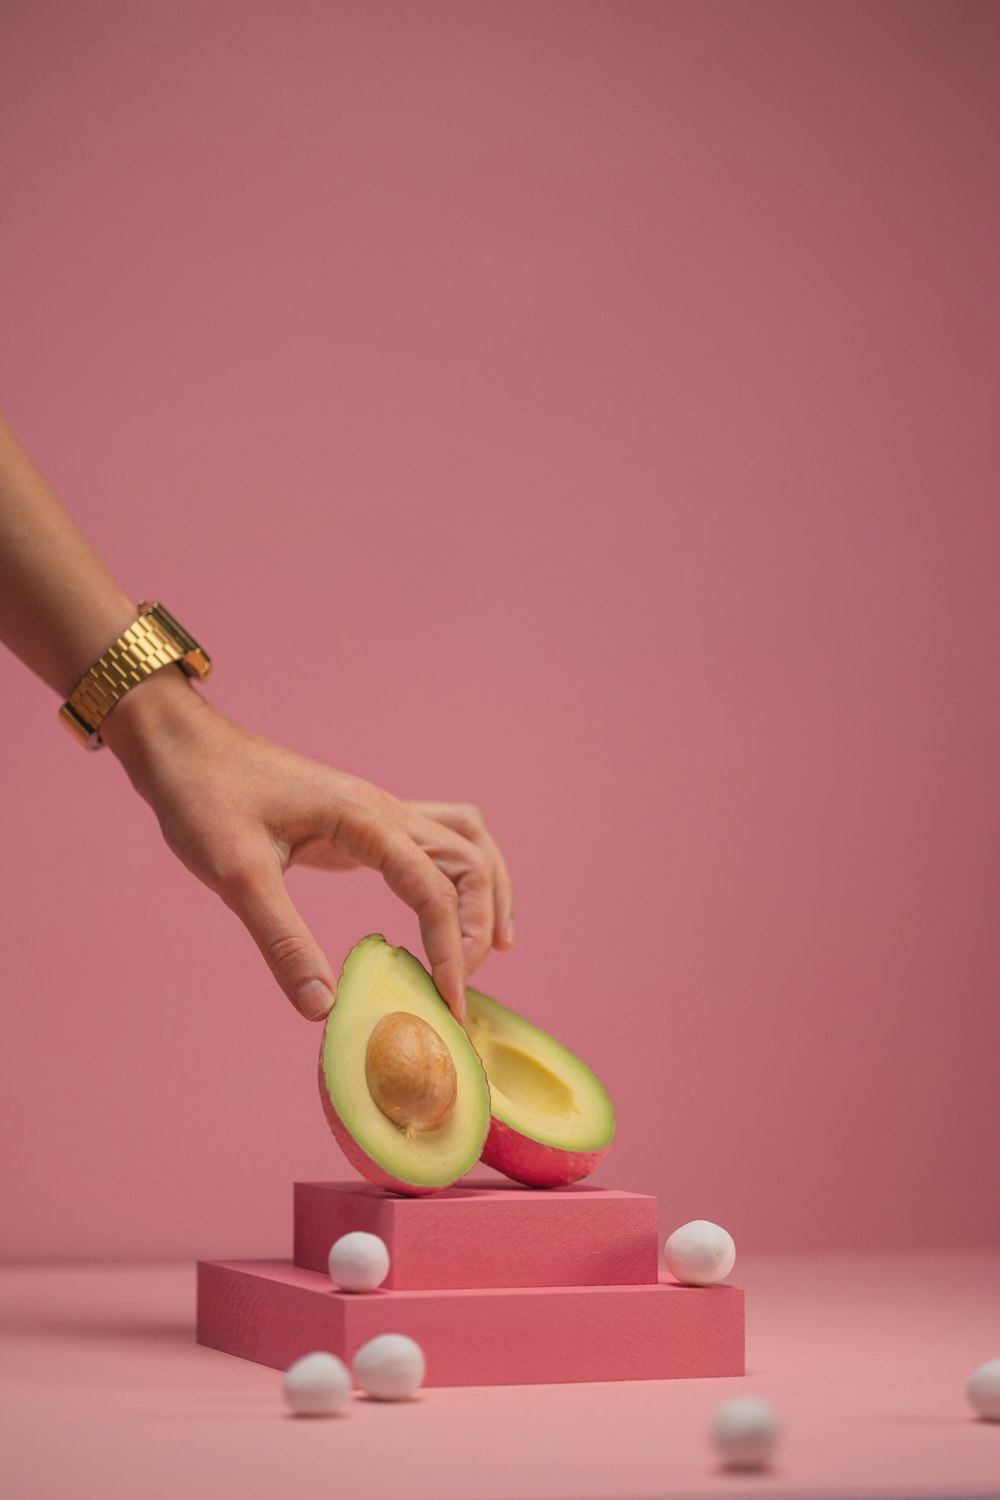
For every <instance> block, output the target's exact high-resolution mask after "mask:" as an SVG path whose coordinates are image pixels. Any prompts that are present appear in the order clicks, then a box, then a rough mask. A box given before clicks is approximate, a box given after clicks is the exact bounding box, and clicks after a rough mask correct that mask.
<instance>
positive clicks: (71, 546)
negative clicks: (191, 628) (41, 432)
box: [0, 417, 136, 698]
mask: <svg viewBox="0 0 1000 1500" xmlns="http://www.w3.org/2000/svg"><path fill="white" fill-rule="evenodd" d="M135 613H136V607H135V602H134V601H133V600H131V599H129V597H128V595H127V594H126V593H125V592H124V590H123V589H122V588H121V586H120V585H119V584H118V582H117V581H116V580H115V578H114V576H113V575H112V574H111V572H110V571H109V570H108V569H107V568H106V567H105V565H104V563H102V562H101V560H100V558H99V557H98V556H97V554H96V553H95V552H94V550H93V548H92V547H91V546H90V544H89V542H88V541H87V539H86V537H84V536H83V534H82V532H81V531H80V529H79V528H78V526H77V525H76V523H75V521H73V519H72V517H70V516H69V515H68V514H67V512H66V511H65V510H64V509H63V507H62V506H61V505H60V503H59V501H58V500H57V499H56V497H55V495H54V494H53V493H52V491H51V490H50V489H49V487H48V485H47V484H46V483H45V480H44V479H43V478H42V476H41V474H40V473H39V472H38V470H37V469H36V468H35V466H34V464H33V463H32V462H31V459H30V458H29V457H28V455H27V454H26V453H25V451H24V449H23V448H22V447H21V445H20V443H19V442H18V441H17V438H16V437H15V436H14V434H13V432H12V431H11V429H10V427H9V426H8V424H7V423H6V421H4V419H3V417H0V640H2V641H3V642H4V644H5V645H7V646H9V647H10V649H11V651H13V652H14V653H15V655H17V656H19V657H20V658H21V660H22V661H23V662H24V663H25V664H26V665H27V666H28V667H30V668H31V670H32V671H33V672H35V673H37V674H38V676H39V677H41V678H42V679H43V681H45V682H47V683H48V684H49V686H50V687H52V688H54V689H55V691H56V692H57V693H58V694H59V695H60V697H63V698H65V697H66V696H67V695H68V694H69V693H70V692H71V691H72V690H73V688H74V687H75V686H76V684H77V682H78V681H79V679H80V677H81V676H82V675H83V673H84V672H85V671H86V670H87V668H88V667H89V666H91V664H92V663H93V662H94V661H95V660H96V659H97V657H98V656H100V655H101V653H102V652H103V651H105V650H106V649H107V647H108V646H109V645H110V644H111V642H112V641H114V640H115V639H116V638H117V637H118V636H119V635H120V634H121V632H122V631H123V630H125V629H126V628H127V626H128V625H129V624H130V623H131V622H132V620H134V619H135Z"/></svg>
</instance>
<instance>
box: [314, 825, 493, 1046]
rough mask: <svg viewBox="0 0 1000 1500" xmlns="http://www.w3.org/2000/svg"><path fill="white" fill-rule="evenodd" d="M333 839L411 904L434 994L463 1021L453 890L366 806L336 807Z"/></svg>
mask: <svg viewBox="0 0 1000 1500" xmlns="http://www.w3.org/2000/svg"><path fill="white" fill-rule="evenodd" d="M340 814H341V815H340V817H339V819H338V827H337V833H336V839H337V842H338V843H342V844H344V845H346V847H347V848H348V849H349V851H350V852H351V853H352V854H353V855H354V857H355V858H356V859H358V860H360V861H361V863H362V864H365V865H367V866H368V867H369V869H372V870H378V872H379V874H380V875H381V876H382V878H383V879H384V880H385V883H386V885H387V886H388V887H389V889H390V890H391V891H392V892H393V893H394V894H395V895H397V896H398V897H399V898H400V900H401V901H405V902H406V905H407V906H409V907H412V909H413V910H414V911H415V912H416V914H417V917H418V918H419V921H420V935H421V938H422V939H423V944H424V950H425V952H426V954H427V958H428V961H429V963H430V966H431V973H432V975H433V977H434V983H435V985H436V987H437V990H438V993H439V994H440V995H441V998H442V999H443V1000H444V1001H445V1003H446V1004H447V1006H448V1007H449V1009H450V1010H451V1011H452V1013H453V1015H454V1016H455V1019H456V1020H457V1021H458V1022H459V1023H460V1024H462V1025H464V1024H465V951H464V949H463V946H462V929H461V926H460V924H459V920H458V892H457V891H456V889H455V887H454V885H453V884H452V883H451V881H450V880H449V879H448V877H447V875H445V874H443V873H442V871H441V870H439V869H438V867H437V865H436V864H435V863H434V861H433V860H432V859H431V857H430V855H429V854H425V852H424V851H423V849H421V848H420V847H419V845H417V844H416V843H414V841H413V839H411V838H410V836H409V834H408V833H405V832H404V831H403V830H402V829H401V828H398V827H397V826H396V825H395V824H393V823H392V822H391V821H390V820H389V819H388V818H386V817H383V816H382V815H381V814H380V813H377V812H374V811H373V810H372V809H371V808H367V807H362V806H361V805H360V804H359V803H356V802H352V803H349V804H348V805H347V806H346V807H342V808H341V810H340Z"/></svg>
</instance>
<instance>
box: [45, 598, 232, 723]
mask: <svg viewBox="0 0 1000 1500" xmlns="http://www.w3.org/2000/svg"><path fill="white" fill-rule="evenodd" d="M173 662H176V663H177V665H178V666H179V667H180V668H181V670H182V671H183V672H185V673H186V674H187V676H188V677H199V678H200V679H201V680H202V681H204V680H205V678H206V677H207V676H208V674H209V672H210V671H211V670H212V663H211V659H210V658H209V656H208V653H207V652H206V651H204V650H203V649H202V647H201V646H199V645H198V642H197V641H196V640H195V639H194V637H193V636H191V635H188V633H187V631H186V630H185V629H184V627H183V625H179V624H178V623H177V621H176V620H175V619H174V617H173V615H172V614H170V613H169V612H168V611H167V610H165V609H164V608H163V605H162V604H157V603H155V602H147V601H146V600H145V599H140V600H139V618H138V619H137V620H135V621H134V622H133V623H132V624H131V625H130V626H129V628H128V629H127V630H126V631H124V632H123V633H122V634H121V635H120V636H119V637H118V639H117V640H116V641H115V642H114V644H113V645H111V646H109V647H108V649H107V651H105V653H104V655H103V656H100V657H98V659H97V661H95V662H94V665H93V666H92V667H91V668H90V671H89V672H85V673H84V675H83V676H82V677H81V678H80V681H79V682H78V683H77V685H76V687H75V688H74V689H73V691H72V692H71V693H70V695H69V697H68V698H67V700H66V702H65V703H64V704H63V706H62V708H60V710H59V717H60V718H61V719H62V720H63V722H64V723H65V724H67V725H68V726H69V728H70V729H72V731H73V733H74V734H75V735H76V736H77V738H78V739H80V740H81V741H82V742H83V744H84V745H85V746H86V747H87V749H88V750H99V749H100V748H101V746H102V745H103V744H104V741H103V740H102V739H101V736H100V734H99V733H98V730H99V729H100V727H101V720H102V719H103V718H104V716H105V714H107V713H109V712H110V710H111V709H112V708H114V706H115V704H116V703H117V702H118V701H119V699H121V698H124V696H125V694H126V693H127V692H128V690H129V688H131V687H135V685H136V683H137V682H143V681H144V680H145V679H146V678H147V677H150V676H152V674H153V673H154V672H158V671H159V670H160V668H161V667H167V666H170V665H171V663H173Z"/></svg>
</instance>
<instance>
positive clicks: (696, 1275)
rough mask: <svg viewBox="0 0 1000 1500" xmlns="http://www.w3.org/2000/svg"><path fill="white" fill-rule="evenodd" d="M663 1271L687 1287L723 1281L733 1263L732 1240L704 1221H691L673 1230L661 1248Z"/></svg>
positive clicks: (724, 1232) (733, 1246) (716, 1225)
mask: <svg viewBox="0 0 1000 1500" xmlns="http://www.w3.org/2000/svg"><path fill="white" fill-rule="evenodd" d="M663 1258H664V1260H665V1261H666V1263H667V1270H668V1271H669V1272H670V1274H671V1276H676V1277H677V1280H678V1281H686V1282H688V1284H689V1285H690V1286H711V1285H712V1283H713V1282H716V1281H724V1280H725V1278H726V1277H727V1276H728V1275H729V1273H730V1271H731V1270H732V1269H733V1266H734V1265H735V1264H736V1246H735V1244H734V1243H733V1237H732V1235H731V1234H728V1233H727V1232H726V1230H725V1229H723V1228H721V1226H720V1225H718V1224H712V1223H710V1222H709V1220H708V1219H692V1220H691V1222H690V1223H689V1224H682V1225H681V1227H680V1229H675V1230H674V1232H673V1234H672V1235H671V1236H670V1238H669V1239H668V1240H667V1242H666V1244H665V1245H664V1247H663Z"/></svg>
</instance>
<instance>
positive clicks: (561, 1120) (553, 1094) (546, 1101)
mask: <svg viewBox="0 0 1000 1500" xmlns="http://www.w3.org/2000/svg"><path fill="white" fill-rule="evenodd" d="M466 1005H467V1008H468V1009H467V1014H466V1021H465V1029H466V1031H467V1032H468V1035H469V1037H470V1038H471V1040H472V1045H473V1046H474V1047H475V1049H476V1051H477V1052H478V1053H479V1056H480V1057H481V1058H482V1060H483V1066H484V1067H485V1069H486V1076H487V1078H488V1079H489V1085H490V1095H491V1100H492V1103H491V1109H492V1119H491V1121H490V1129H489V1135H488V1137H487V1140H486V1145H485V1146H484V1148H483V1153H482V1160H483V1161H484V1162H485V1163H486V1165H487V1166H488V1167H494V1168H495V1169H496V1170H497V1171H498V1172H503V1173H504V1175H505V1176H507V1177H512V1178H513V1179H514V1180H515V1181H516V1182H523V1183H526V1184H527V1185H529V1186H531V1187H559V1186H562V1185H564V1184H566V1183H570V1182H578V1181H579V1180H580V1178H581V1177H586V1176H588V1174H589V1173H591V1172H592V1171H593V1170H594V1168H595V1167H596V1166H597V1164H598V1162H600V1161H602V1160H603V1158H604V1157H605V1156H607V1154H608V1152H609V1151H610V1150H611V1143H612V1141H613V1139H614V1134H615V1112H614V1107H613V1106H612V1103H611V1100H610V1098H609V1096H608V1093H607V1091H606V1090H605V1088H604V1086H603V1084H602V1083H601V1082H600V1080H599V1079H598V1078H597V1076H596V1074H595V1073H593V1072H592V1071H591V1069H590V1068H588V1066H587V1064H586V1063H585V1062H583V1061H582V1060H581V1059H580V1058H579V1057H577V1056H575V1054H574V1053H572V1052H570V1051H569V1049H568V1048H566V1047H564V1046H563V1045H562V1043H561V1042H557V1041H556V1039H555V1037H553V1036H550V1035H549V1033H548V1032H547V1031H543V1030H542V1029H541V1027H540V1026H536V1025H535V1024H534V1023H533V1022H531V1021H528V1020H526V1019H525V1017H524V1016H521V1015H519V1014H518V1013H517V1011H514V1010H511V1009H509V1008H508V1007H507V1006H505V1005H501V1004H500V1002H499V1001H498V1000H494V999H492V998H491V997H490V996H489V995H484V994H483V993H482V992H481V991H480V990H475V989H467V990H466Z"/></svg>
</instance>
